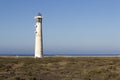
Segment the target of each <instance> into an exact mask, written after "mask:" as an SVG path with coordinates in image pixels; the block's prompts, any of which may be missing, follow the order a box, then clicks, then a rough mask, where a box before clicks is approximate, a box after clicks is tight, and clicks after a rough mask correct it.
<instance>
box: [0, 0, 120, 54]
mask: <svg viewBox="0 0 120 80" xmlns="http://www.w3.org/2000/svg"><path fill="white" fill-rule="evenodd" d="M119 4H120V1H119V0H0V54H2V53H18V52H19V53H34V37H35V36H34V31H35V26H34V25H35V20H34V16H36V15H37V13H38V12H41V13H42V15H43V16H44V19H43V40H44V51H45V52H48V53H49V52H50V53H52V52H58V53H59V52H68V53H69V52H120V5H119Z"/></svg>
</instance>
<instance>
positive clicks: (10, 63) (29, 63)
mask: <svg viewBox="0 0 120 80" xmlns="http://www.w3.org/2000/svg"><path fill="white" fill-rule="evenodd" d="M0 80H120V58H119V57H45V58H42V59H35V58H10V57H9V58H3V57H0Z"/></svg>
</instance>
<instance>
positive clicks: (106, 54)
mask: <svg viewBox="0 0 120 80" xmlns="http://www.w3.org/2000/svg"><path fill="white" fill-rule="evenodd" d="M43 55H44V56H91V57H92V56H120V53H43ZM0 56H34V53H33V54H32V53H30V54H29V53H27V54H26V53H19V54H15V53H14V54H12V53H11V54H0Z"/></svg>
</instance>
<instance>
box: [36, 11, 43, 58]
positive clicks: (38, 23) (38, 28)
mask: <svg viewBox="0 0 120 80" xmlns="http://www.w3.org/2000/svg"><path fill="white" fill-rule="evenodd" d="M42 18H43V17H42V15H41V13H38V15H37V16H35V19H36V25H35V27H36V31H35V58H42V57H43V40H42Z"/></svg>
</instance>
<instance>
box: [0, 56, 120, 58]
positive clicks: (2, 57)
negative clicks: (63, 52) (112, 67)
mask: <svg viewBox="0 0 120 80" xmlns="http://www.w3.org/2000/svg"><path fill="white" fill-rule="evenodd" d="M46 57H51V58H52V57H66V58H67V57H68V58H69V57H120V56H44V57H43V58H46ZM0 58H35V57H34V56H0Z"/></svg>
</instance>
